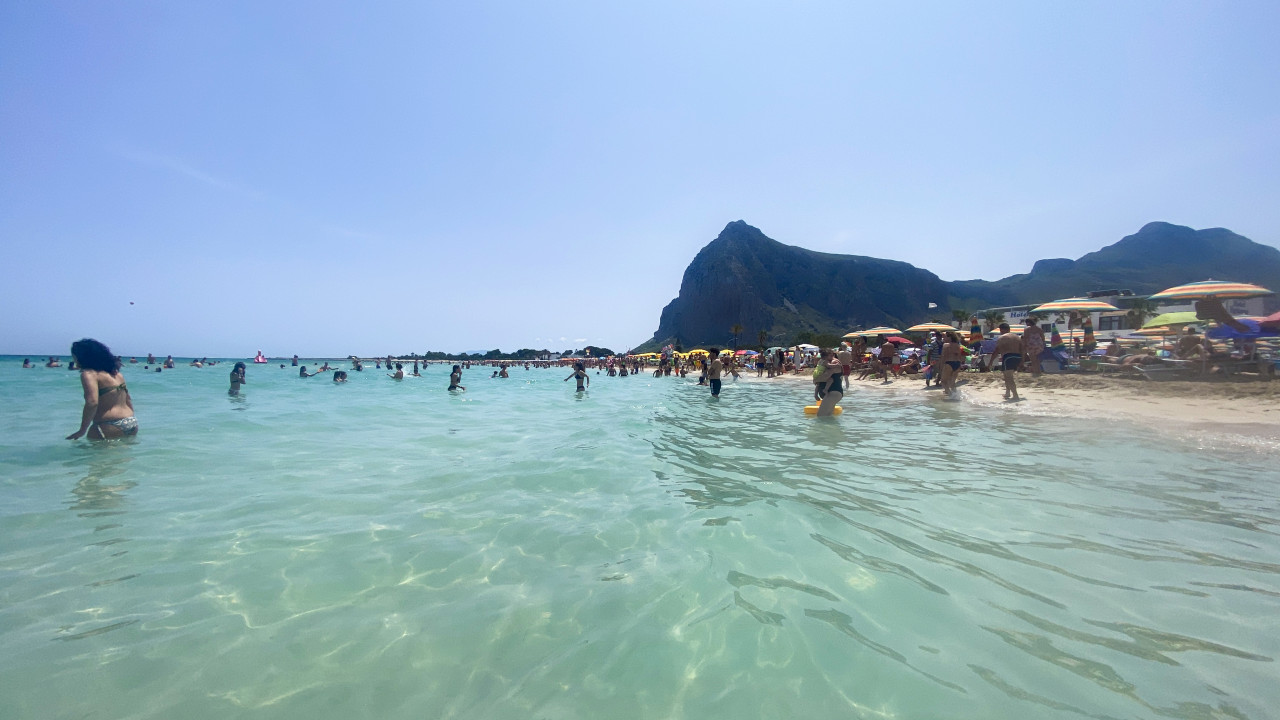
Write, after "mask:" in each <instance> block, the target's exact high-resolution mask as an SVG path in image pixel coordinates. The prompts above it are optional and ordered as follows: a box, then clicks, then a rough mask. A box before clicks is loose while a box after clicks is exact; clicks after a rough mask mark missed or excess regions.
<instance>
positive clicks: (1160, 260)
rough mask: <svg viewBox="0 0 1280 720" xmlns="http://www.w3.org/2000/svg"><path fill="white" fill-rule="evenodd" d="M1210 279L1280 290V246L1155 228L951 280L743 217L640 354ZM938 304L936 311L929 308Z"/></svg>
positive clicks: (683, 288) (691, 274) (703, 255)
mask: <svg viewBox="0 0 1280 720" xmlns="http://www.w3.org/2000/svg"><path fill="white" fill-rule="evenodd" d="M1208 278H1217V279H1227V280H1235V281H1240V282H1252V283H1257V284H1259V285H1263V286H1264V287H1269V288H1272V289H1280V250H1276V249H1275V248H1273V247H1268V246H1265V245H1259V244H1257V243H1255V242H1253V241H1252V240H1249V239H1248V238H1245V237H1242V236H1240V235H1236V234H1235V233H1233V232H1231V231H1229V230H1224V229H1221V228H1214V229H1209V230H1193V229H1191V228H1188V227H1181V226H1178V225H1170V224H1168V223H1160V222H1156V223H1150V224H1148V225H1146V226H1144V227H1143V228H1142V229H1141V230H1140V231H1138V232H1137V233H1136V234H1134V235H1130V236H1128V237H1126V238H1124V239H1122V240H1120V241H1119V242H1117V243H1115V244H1114V245H1110V246H1108V247H1105V248H1103V249H1101V250H1099V251H1097V252H1094V253H1089V254H1088V255H1085V256H1084V257H1082V258H1080V259H1078V260H1070V259H1065V258H1059V259H1051V260H1041V261H1039V262H1037V263H1036V264H1035V265H1034V266H1033V268H1032V270H1031V272H1030V273H1026V274H1022V275H1013V276H1010V277H1007V278H1004V279H1002V280H997V281H994V282H988V281H985V280H967V281H960V282H952V283H947V282H943V281H942V280H941V279H940V278H938V276H936V275H934V274H933V273H931V272H929V271H928V270H923V269H920V268H917V267H914V266H912V265H909V264H907V263H904V262H898V261H894V260H882V259H878V258H870V257H861V256H856V255H833V254H829V253H819V252H814V251H812V250H805V249H804V248H799V247H794V246H790V245H784V244H782V243H780V242H778V241H776V240H772V239H770V238H768V237H766V236H765V235H764V233H762V232H760V231H759V230H758V229H756V228H754V227H752V226H750V225H748V224H746V223H745V222H743V221H741V220H738V221H735V222H731V223H729V224H728V225H727V226H725V229H724V230H723V231H722V232H721V233H720V236H719V237H717V238H716V239H715V240H713V241H711V242H710V243H709V244H708V245H707V246H706V247H704V248H703V249H702V250H701V251H700V252H699V253H698V254H697V256H696V257H694V259H693V262H691V263H690V264H689V267H688V268H687V269H686V270H685V273H684V280H683V281H682V282H681V284H680V294H679V296H678V297H676V299H674V300H672V301H671V302H670V303H669V304H668V305H667V306H666V307H665V308H663V310H662V316H661V319H660V321H659V323H658V330H657V332H655V333H654V335H653V337H652V338H651V339H650V340H649V341H648V342H646V343H644V344H643V345H642V346H641V348H643V349H645V350H651V349H656V348H658V347H661V346H662V345H664V344H666V343H668V342H675V343H678V344H681V345H683V346H685V347H687V348H692V347H695V346H700V345H701V346H705V345H712V344H717V345H724V346H728V345H729V344H730V343H731V342H732V339H733V332H732V329H731V328H733V326H735V325H739V326H741V328H742V330H741V333H740V334H739V336H738V337H739V342H740V344H741V345H743V346H753V345H755V344H756V342H757V341H756V338H757V336H758V334H759V332H760V331H761V330H764V331H765V332H766V333H768V335H769V342H770V344H773V343H780V342H790V341H792V340H793V339H794V337H795V335H796V334H797V333H799V332H801V331H811V332H814V333H835V334H837V335H843V334H844V333H845V332H848V330H849V329H851V328H854V327H870V326H873V325H894V326H897V327H906V326H908V325H913V324H915V323H917V322H921V321H924V320H928V319H935V318H936V319H940V320H944V321H945V320H949V319H950V318H951V308H952V307H957V308H965V309H968V310H976V309H978V308H982V307H992V306H1000V305H1016V304H1021V303H1039V302H1048V301H1050V300H1055V299H1059V298H1064V297H1070V296H1073V295H1079V294H1083V293H1085V292H1088V291H1091V290H1102V289H1108V288H1117V289H1129V290H1133V291H1134V292H1135V293H1137V294H1150V293H1155V292H1159V291H1160V290H1163V289H1164V288H1166V287H1169V286H1172V285H1177V284H1179V283H1184V282H1194V281H1196V280H1205V279H1208ZM931 302H933V303H937V304H938V305H939V307H938V308H935V309H932V310H931V309H930V308H929V306H928V305H929V303H931Z"/></svg>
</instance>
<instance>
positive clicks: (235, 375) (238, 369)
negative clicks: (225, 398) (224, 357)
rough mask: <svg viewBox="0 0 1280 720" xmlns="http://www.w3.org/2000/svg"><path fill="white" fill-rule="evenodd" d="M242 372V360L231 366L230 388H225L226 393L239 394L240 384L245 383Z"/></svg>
mask: <svg viewBox="0 0 1280 720" xmlns="http://www.w3.org/2000/svg"><path fill="white" fill-rule="evenodd" d="M244 372H245V364H244V363H242V362H238V363H236V365H235V367H233V368H231V388H230V389H228V390H227V394H228V395H239V394H240V386H241V385H243V384H245V379H244Z"/></svg>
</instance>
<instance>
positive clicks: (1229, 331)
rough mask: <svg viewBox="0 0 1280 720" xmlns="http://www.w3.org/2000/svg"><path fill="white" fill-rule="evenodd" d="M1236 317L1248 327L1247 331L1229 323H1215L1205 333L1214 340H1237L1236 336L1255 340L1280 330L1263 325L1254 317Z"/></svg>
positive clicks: (1272, 334)
mask: <svg viewBox="0 0 1280 720" xmlns="http://www.w3.org/2000/svg"><path fill="white" fill-rule="evenodd" d="M1236 319H1237V320H1239V321H1240V322H1241V324H1242V325H1244V326H1245V327H1246V328H1248V331H1247V332H1241V331H1240V330H1239V329H1238V328H1233V327H1230V326H1228V325H1215V326H1214V327H1211V328H1209V330H1208V331H1207V332H1205V335H1206V336H1207V337H1210V338H1213V339H1214V340H1235V339H1236V338H1241V339H1245V340H1253V339H1257V338H1259V337H1261V336H1263V335H1270V336H1272V337H1275V335H1276V334H1277V333H1278V332H1280V331H1277V330H1274V329H1269V328H1266V327H1263V326H1262V324H1261V323H1259V322H1258V321H1257V320H1255V319H1253V318H1236Z"/></svg>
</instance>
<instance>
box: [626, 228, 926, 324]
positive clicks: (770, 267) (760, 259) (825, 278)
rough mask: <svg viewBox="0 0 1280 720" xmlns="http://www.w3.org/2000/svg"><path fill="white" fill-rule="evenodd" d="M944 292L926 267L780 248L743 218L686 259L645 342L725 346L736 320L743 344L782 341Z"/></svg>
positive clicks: (907, 311)
mask: <svg viewBox="0 0 1280 720" xmlns="http://www.w3.org/2000/svg"><path fill="white" fill-rule="evenodd" d="M946 296H947V284H946V283H944V282H942V280H940V279H939V278H938V276H936V275H934V274H933V273H931V272H928V271H927V270H921V269H919V268H916V267H913V266H912V265H909V264H907V263H904V262H897V261H894V260H880V259H877V258H869V257H859V256H855V255H832V254H828V253H819V252H814V251H812V250H805V249H803V248H798V247H792V246H789V245H783V244H782V243H780V242H778V241H776V240H772V239H770V238H768V237H766V236H765V235H764V233H762V232H760V231H759V230H758V229H756V228H754V227H752V226H750V225H748V224H746V223H745V222H743V221H741V220H738V221H736V222H731V223H729V224H728V225H727V226H726V227H725V229H724V231H723V232H721V233H720V236H719V237H717V238H716V239H715V240H713V241H712V242H711V243H710V244H708V245H707V246H706V247H704V248H703V249H702V250H701V251H700V252H699V253H698V255H697V256H696V257H695V258H694V259H693V262H692V263H690V264H689V267H688V268H687V269H686V270H685V273H684V280H683V282H681V284H680V295H679V296H678V297H677V298H676V299H675V300H672V301H671V303H670V304H668V305H667V307H666V308H664V309H663V311H662V317H661V320H660V321H659V324H658V331H657V333H655V334H654V337H653V339H652V340H651V341H650V342H649V343H646V346H648V345H658V346H660V345H663V344H665V343H667V342H679V343H681V344H683V345H685V346H687V347H694V346H695V345H707V344H719V345H726V346H727V345H728V344H729V343H730V342H731V341H732V335H733V333H732V331H731V328H732V327H733V326H734V325H740V326H741V327H742V332H741V335H740V336H739V337H740V339H741V340H740V341H741V344H743V345H755V344H756V337H757V336H758V334H759V332H760V331H761V330H764V331H766V332H767V333H768V334H769V337H770V338H771V339H772V340H777V341H782V340H785V339H788V338H790V337H791V336H793V335H794V334H795V333H797V332H800V331H802V330H809V331H813V332H832V331H835V330H837V329H840V332H841V333H844V332H846V331H847V329H848V328H851V327H854V326H860V325H863V326H870V325H880V324H887V323H901V322H905V321H906V320H908V319H910V318H914V317H920V316H923V315H924V314H925V312H926V310H927V309H928V304H929V303H930V302H936V303H942V302H944V301H945V300H946ZM772 340H771V341H772Z"/></svg>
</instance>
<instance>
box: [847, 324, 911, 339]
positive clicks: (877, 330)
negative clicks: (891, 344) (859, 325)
mask: <svg viewBox="0 0 1280 720" xmlns="http://www.w3.org/2000/svg"><path fill="white" fill-rule="evenodd" d="M857 334H858V335H862V336H863V337H871V336H873V335H901V334H902V331H901V330H899V329H898V328H894V327H886V326H884V325H881V326H880V327H873V328H871V329H870V330H861V331H859V332H858V333H857Z"/></svg>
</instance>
